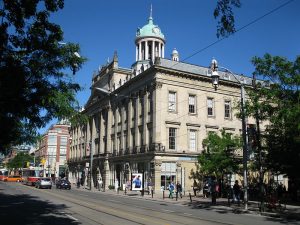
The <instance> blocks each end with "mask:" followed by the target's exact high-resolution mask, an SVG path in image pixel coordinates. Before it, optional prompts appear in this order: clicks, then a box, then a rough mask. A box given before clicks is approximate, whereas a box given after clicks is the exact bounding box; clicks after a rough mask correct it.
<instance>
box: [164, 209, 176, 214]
mask: <svg viewBox="0 0 300 225" xmlns="http://www.w3.org/2000/svg"><path fill="white" fill-rule="evenodd" d="M163 211H165V212H171V213H173V212H175V211H172V210H168V209H163Z"/></svg>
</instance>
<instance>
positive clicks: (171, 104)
mask: <svg viewBox="0 0 300 225" xmlns="http://www.w3.org/2000/svg"><path fill="white" fill-rule="evenodd" d="M176 95H177V93H176V92H175V91H169V94H168V110H169V112H176V104H177V102H176V98H177V96H176Z"/></svg>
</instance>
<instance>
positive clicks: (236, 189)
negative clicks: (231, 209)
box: [233, 180, 241, 205]
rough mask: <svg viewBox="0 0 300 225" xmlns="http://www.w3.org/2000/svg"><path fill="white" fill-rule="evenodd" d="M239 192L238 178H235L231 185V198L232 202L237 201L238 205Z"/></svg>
mask: <svg viewBox="0 0 300 225" xmlns="http://www.w3.org/2000/svg"><path fill="white" fill-rule="evenodd" d="M240 194H241V187H240V185H239V182H238V180H236V181H235V183H234V185H233V199H234V202H237V203H238V205H240Z"/></svg>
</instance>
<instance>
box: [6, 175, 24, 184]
mask: <svg viewBox="0 0 300 225" xmlns="http://www.w3.org/2000/svg"><path fill="white" fill-rule="evenodd" d="M4 181H6V182H22V181H23V178H22V177H21V176H19V175H14V176H8V177H6V178H4Z"/></svg>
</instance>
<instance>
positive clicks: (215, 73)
mask: <svg viewBox="0 0 300 225" xmlns="http://www.w3.org/2000/svg"><path fill="white" fill-rule="evenodd" d="M210 68H211V70H212V75H211V77H212V85H213V86H214V88H215V90H217V88H218V86H219V78H220V77H219V74H218V68H222V69H224V70H225V71H226V72H229V73H230V74H232V76H234V78H235V79H236V80H237V81H238V82H239V84H240V87H241V116H242V135H243V173H244V189H245V192H244V201H245V210H248V181H247V160H248V159H247V157H248V149H247V146H248V138H247V129H246V117H245V107H244V106H245V87H244V84H243V83H242V82H241V81H240V80H239V79H238V78H237V77H236V75H235V74H234V73H233V72H231V71H230V70H229V69H227V68H225V67H222V66H218V63H217V60H215V59H213V60H212V62H211V66H210Z"/></svg>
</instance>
